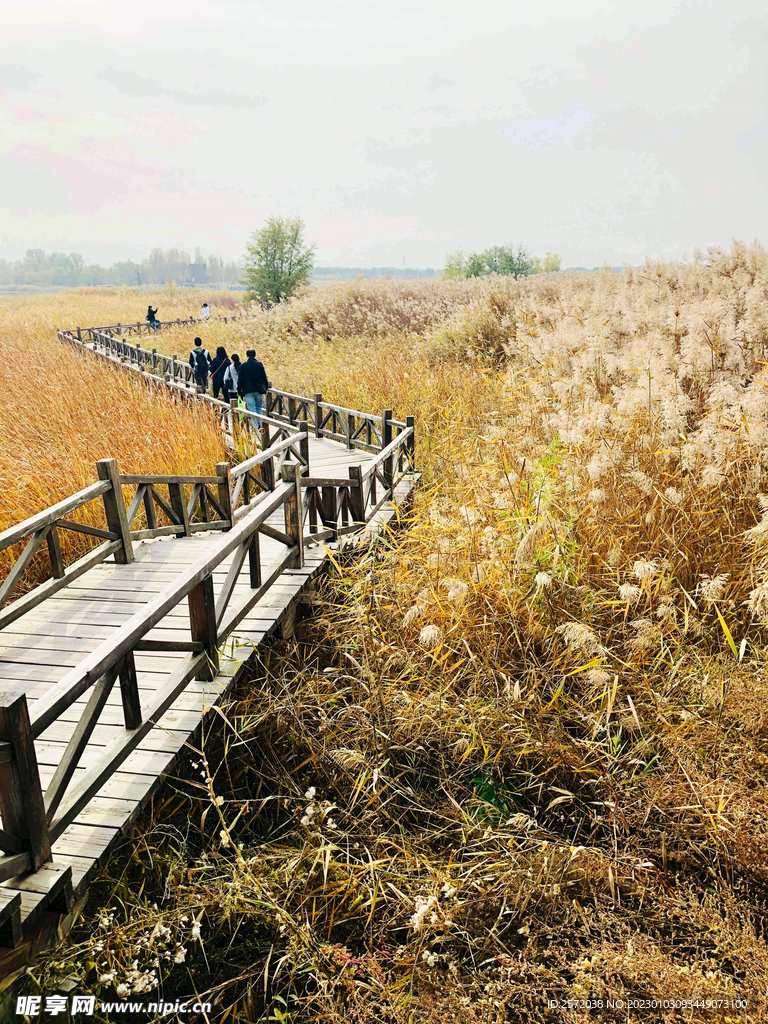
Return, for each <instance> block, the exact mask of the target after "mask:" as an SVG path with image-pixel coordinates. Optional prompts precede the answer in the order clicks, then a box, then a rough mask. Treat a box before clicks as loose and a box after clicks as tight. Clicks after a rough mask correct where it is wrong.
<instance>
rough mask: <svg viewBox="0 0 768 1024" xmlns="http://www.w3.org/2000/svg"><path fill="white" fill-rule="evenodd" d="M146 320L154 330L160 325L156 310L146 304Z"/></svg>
mask: <svg viewBox="0 0 768 1024" xmlns="http://www.w3.org/2000/svg"><path fill="white" fill-rule="evenodd" d="M147 320H148V321H149V323H150V324H151V326H152V327H154V329H155V330H157V329H158V327H159V326H160V321H159V320H158V319H157V310H156V309H152V307H151V306H147Z"/></svg>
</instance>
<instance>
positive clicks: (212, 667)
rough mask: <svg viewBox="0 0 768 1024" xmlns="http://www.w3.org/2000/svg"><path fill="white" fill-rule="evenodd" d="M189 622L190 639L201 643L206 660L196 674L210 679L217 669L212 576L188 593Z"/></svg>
mask: <svg viewBox="0 0 768 1024" xmlns="http://www.w3.org/2000/svg"><path fill="white" fill-rule="evenodd" d="M188 600H189V623H190V627H191V630H192V639H193V640H194V641H195V642H196V643H201V644H202V645H203V648H204V650H205V653H206V655H207V660H206V662H205V664H204V665H203V667H202V668H201V669H200V671H199V672H198V674H197V678H198V679H203V680H211V679H213V678H214V676H215V675H216V673H217V671H218V669H219V639H218V632H217V628H216V599H215V597H214V593H213V576H212V575H210V576H206V577H205V579H204V580H202V582H200V583H198V584H197V586H196V587H195V589H194V590H192V591H190V594H189V598H188Z"/></svg>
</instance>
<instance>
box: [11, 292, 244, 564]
mask: <svg viewBox="0 0 768 1024" xmlns="http://www.w3.org/2000/svg"><path fill="white" fill-rule="evenodd" d="M177 291H178V289H177ZM185 298H186V304H185V303H181V302H179V301H178V300H177V299H174V300H173V302H172V301H171V297H170V296H169V295H168V293H159V294H157V295H147V294H146V293H140V292H137V291H135V290H133V289H109V290H104V291H101V290H97V289H78V290H73V291H66V292H62V293H59V294H57V295H47V296H28V297H24V298H13V299H8V300H3V301H2V303H0V309H2V314H3V315H2V333H1V334H0V388H2V393H3V397H4V403H3V406H2V409H0V430H1V431H2V435H3V438H4V444H3V446H2V450H1V451H0V480H2V482H3V496H4V500H3V501H2V502H1V503H0V530H4V529H7V528H8V527H9V526H12V525H13V524H15V523H18V522H20V521H21V520H23V519H26V518H27V517H28V516H31V515H34V514H35V513H36V512H40V511H42V510H43V509H45V508H47V507H48V506H49V505H52V504H54V503H55V502H56V501H58V500H60V499H61V498H65V497H67V496H68V495H70V494H73V493H74V492H75V491H78V490H80V489H81V488H83V487H85V486H86V485H87V484H90V483H93V481H94V480H95V479H97V475H96V466H95V463H96V461H97V460H98V459H101V458H115V459H117V462H118V465H119V467H120V469H121V470H122V471H123V472H125V473H139V472H143V473H178V472H186V473H196V472H206V473H207V472H211V471H212V467H213V466H215V464H216V463H217V462H220V461H221V460H222V458H223V457H224V454H225V452H224V448H223V443H222V438H221V435H220V432H219V431H218V430H217V428H216V426H215V424H214V423H213V421H212V420H211V418H210V416H208V415H206V414H205V413H204V412H203V411H202V410H196V409H192V408H190V407H189V406H181V405H177V404H176V403H175V402H174V401H173V400H171V399H170V398H167V397H164V396H163V397H159V396H155V397H154V398H152V399H150V397H149V396H148V395H147V391H146V388H145V387H144V385H143V384H141V383H140V382H139V381H137V380H136V379H135V378H133V376H132V375H129V374H126V373H120V372H119V371H117V370H113V369H111V368H110V367H108V366H107V365H106V364H105V363H103V362H102V361H101V360H97V359H93V358H90V357H88V356H85V355H80V354H77V353H74V352H73V351H72V350H71V349H69V348H65V347H64V346H62V345H61V343H60V342H58V341H57V340H56V326H57V325H58V326H64V327H72V326H75V325H76V324H77V323H80V324H82V325H88V324H90V323H93V324H98V323H113V322H115V321H116V320H123V321H124V320H126V319H128V317H127V316H126V313H127V312H128V313H130V312H133V311H134V310H135V312H136V314H137V315H138V314H139V313H140V312H141V308H142V307H141V304H142V303H143V304H144V307H146V304H147V303H148V302H149V301H150V299H151V300H152V303H153V305H159V306H161V307H166V308H167V307H169V309H168V312H169V314H170V312H173V313H174V314H178V315H181V313H182V312H183V311H184V310H185V309H187V307H188V306H189V305H190V300H189V298H188V297H185ZM196 304H197V302H196V299H195V300H194V302H193V303H192V308H194V307H195V306H196ZM99 506H100V503H99V502H93V503H92V504H91V505H89V506H87V507H86V508H85V509H83V510H82V513H81V516H82V519H83V521H84V522H90V523H91V524H92V525H103V523H102V521H101V520H102V517H103V506H102V507H99ZM72 536H73V535H64V536H63V537H62V544H63V545H64V551H65V554H67V553H70V554H71V553H72V551H74V550H81V547H79V548H76V547H74V546H73V545H76V544H77V543H78V542H77V541H73V540H72ZM17 553H18V552H17V551H15V550H13V549H9V550H8V551H6V552H3V553H0V572H2V571H3V569H4V568H5V567H7V566H8V565H9V564H10V559H11V558H12V557H13V556H15V555H16V554H17ZM39 571H40V572H45V571H46V567H45V565H43V564H42V563H41V564H40V565H39ZM33 578H34V571H30V572H29V573H28V582H31V581H32V580H33Z"/></svg>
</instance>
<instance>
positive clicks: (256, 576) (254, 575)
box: [248, 530, 261, 590]
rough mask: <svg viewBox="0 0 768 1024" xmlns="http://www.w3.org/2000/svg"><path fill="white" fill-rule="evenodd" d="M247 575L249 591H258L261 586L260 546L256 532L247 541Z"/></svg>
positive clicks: (257, 532)
mask: <svg viewBox="0 0 768 1024" xmlns="http://www.w3.org/2000/svg"><path fill="white" fill-rule="evenodd" d="M248 574H249V576H250V582H251V589H252V590H258V588H259V587H260V586H261V546H260V541H259V531H258V530H254V531H253V533H252V534H251V538H250V540H249V541H248Z"/></svg>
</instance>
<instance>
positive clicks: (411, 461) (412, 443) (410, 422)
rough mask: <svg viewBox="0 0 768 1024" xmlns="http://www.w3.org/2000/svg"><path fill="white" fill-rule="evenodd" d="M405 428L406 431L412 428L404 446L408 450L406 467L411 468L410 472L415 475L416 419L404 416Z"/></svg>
mask: <svg viewBox="0 0 768 1024" xmlns="http://www.w3.org/2000/svg"><path fill="white" fill-rule="evenodd" d="M405 426H406V429H407V428H408V427H413V433H412V434H411V436H410V437H409V438H408V440H407V441H406V442H405V446H406V448H407V449H408V465H409V466H410V468H411V472H412V473H415V472H416V417H415V416H406V417H405Z"/></svg>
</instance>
